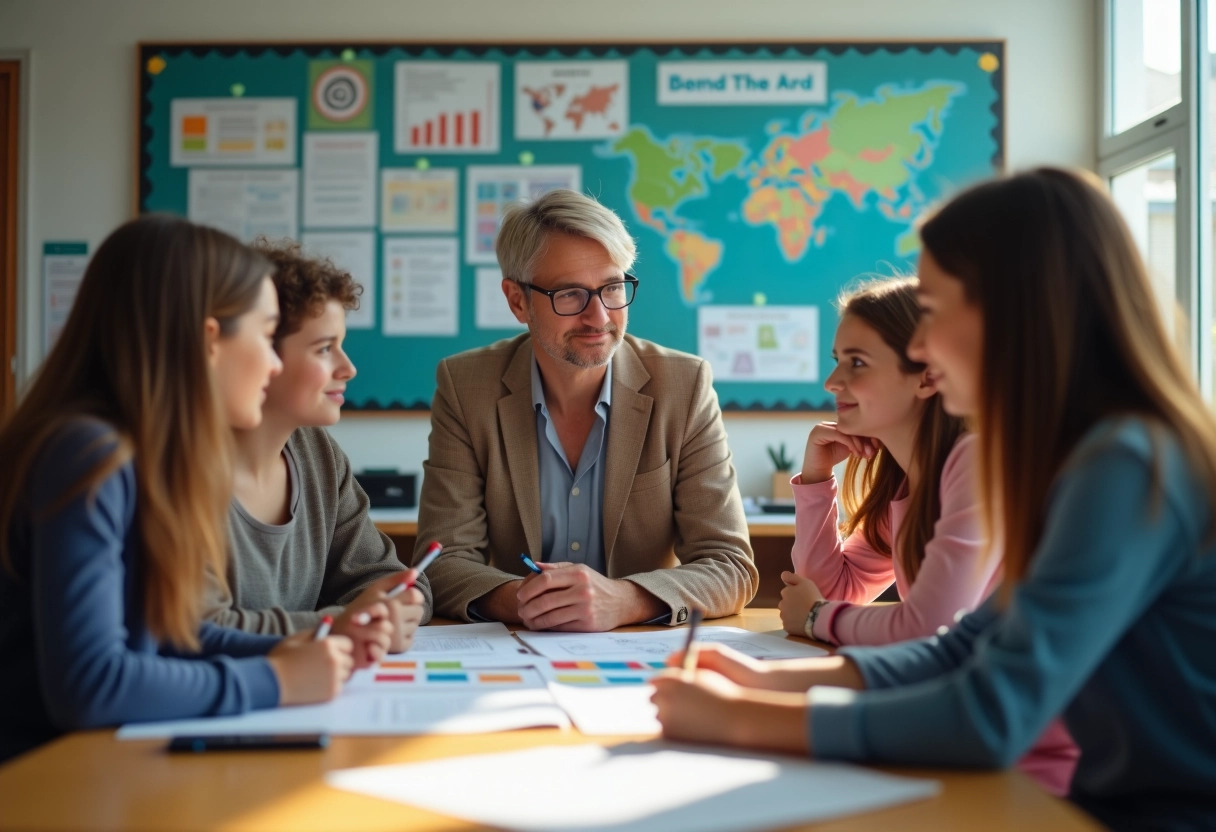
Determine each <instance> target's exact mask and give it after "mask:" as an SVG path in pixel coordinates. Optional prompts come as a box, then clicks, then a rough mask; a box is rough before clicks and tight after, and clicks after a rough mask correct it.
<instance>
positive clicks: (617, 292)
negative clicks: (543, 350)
mask: <svg viewBox="0 0 1216 832" xmlns="http://www.w3.org/2000/svg"><path fill="white" fill-rule="evenodd" d="M519 285H520V286H523V287H524V288H525V289H532V290H535V291H537V292H540V293H541V294H542V295H548V296H549V302H550V303H552V304H553V311H554V312H556V313H557V314H558V315H564V316H570V315H579V314H582V311H583V310H584V309H586V308H587V304H589V303H591V298H592V296H599V299H600V303H602V304H604V308H605V309H624V308H625V307H626V306H628V305H629V304H631V303H633V298H634V296H635V295H637V292H638V279H637V278H636V277H634V276H633V275H631V274H627V275H625V279H624V280H617V281H614V282H612V283H605V284H604V285H603V286H601V287H600V288H598V289H584V288H583V287H581V286H569V287H567V288H565V289H542V288H540V287H539V286H533V285H532V284H531V283H520V284H519Z"/></svg>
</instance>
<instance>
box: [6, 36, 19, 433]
mask: <svg viewBox="0 0 1216 832" xmlns="http://www.w3.org/2000/svg"><path fill="white" fill-rule="evenodd" d="M22 92H23V88H22V61H20V60H18V59H8V58H5V57H2V56H0V416H3V415H4V414H7V413H8V412H9V411H10V410H11V409H12V408H14V407H15V406H16V404H17V374H16V369H17V368H16V357H17V283H18V275H19V272H18V263H19V258H18V256H17V255H18V246H19V237H18V233H17V229H18V222H17V217H18V212H19V211H20V200H19V195H20V191H21V188H20V185H21V170H20V162H19V159H20V149H21V109H22V108H21V101H22Z"/></svg>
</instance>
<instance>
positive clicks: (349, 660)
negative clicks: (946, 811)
mask: <svg viewBox="0 0 1216 832" xmlns="http://www.w3.org/2000/svg"><path fill="white" fill-rule="evenodd" d="M333 626H334V619H333V617H332V616H328V615H327V616H325V617H323V618H322V619H321V622H320V623H319V624H318V625H317V626H316V628H314V629H311V630H300V631H299V632H297V633H295V634H293V635H290V636H288V637H287V638H285V639H283V640H282V641H280V642H279V643H278V644H277V645H275V647H274V649H273V650H271V651H270V653H269V654H268V655H267V656H266V658H267V661H269V662H270V668H271V670H272V671H274V675H275V680H276V681H277V682H278V684H279V704H280V705H308V704H312V703H315V702H325V701H327V700H329V699H333V698H334V697H335V696H337V695H338V692H339V691H340V690H341V689H342V683H343V682H345V681H346V680H347V678H349V677H350V674H351V672H352V671H353V670H354V664H355V662H354V657H353V655H352V650H353V644H352V642H351V640H350V639H349V638H347V637H346V636H342V635H336V634H334V633H333V632H331V630H332V628H333Z"/></svg>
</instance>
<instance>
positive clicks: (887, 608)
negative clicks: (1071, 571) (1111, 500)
mask: <svg viewBox="0 0 1216 832" xmlns="http://www.w3.org/2000/svg"><path fill="white" fill-rule="evenodd" d="M975 455H976V439H975V437H974V436H973V435H971V434H966V435H964V436H963V437H962V438H960V439H959V440H958V442H956V443H955V445H954V448H953V449H952V450H951V451H950V455H949V456H948V457H947V458H946V464H945V466H944V467H943V468H942V476H941V481H940V484H939V488H940V489H941V494H940V497H941V514H940V515H939V517H938V519H937V522H936V523H935V524H934V526H933V536H932V538H930V540H929V542H928V543H926V544H925V557H924V560H922V561H921V564H920V571H919V572H918V573H917V576H916V581H915V582H914V583H909V581H908V575H907V573H906V572H905V571H904V568H903V565H902V563H901V561H900V557H899V549H898V546H897V541H898V540H899V529H900V526H901V525H902V524H903V520H904V516H905V514H906V513H907V510H908V498H906V497H905V498H903V499H899V500H893V501H892V502H891V506H890V508H889V514H888V516H887V520H888V523H887V529H888V534H889V535H890V536H889V538H888V539H889V540H890V542H891V548H892V553H891V555H890V556H888V555H883V554H880V553H879V552H877V551H875V550H874V548H873V547H872V546H870V544H869V543H868V542H866V539H865V536H864V535H863V534H862V533H861V531H860V530H858V531H856V532H854V533H853V534H851V535H849V537H848V538H847V539H845V540H841V538H840V532H839V526H840V521H839V516H838V510H837V507H836V493H837V488H836V479H835V478H834V477H833V478H832V479H829V480H827V481H825V482H816V483H806V484H804V483H803V482H802V475H801V474H798V475H796V476H795V477H794V478H793V480H791V484H792V485H793V488H794V504H795V510H796V512H797V513H796V514H795V517H794V548H793V551H792V552H791V556H792V558H793V561H794V571H795V572H796V573H798V574H799V575H802V576H804V577H807V578H810V579H811V580H812V581H814V582H815V585H816V586H818V587H819V591H820V592H822V593H823V596H824V597H825V598H828V599H830V600H829V602H828V603H827V604H826V605H825V606H824V607H822V608H821V609H820V611H819V615H818V616H817V617H816V619H815V627H814V631H813V633H812V634H813V635H814V636H815V638H817V639H819V640H821V641H826V642H829V643H831V644H842V645H843V644H890V643H892V642H895V641H906V640H908V639H913V638H923V637H925V636H931V635H933V634H934V633H936V632H937V631H938V629H939V628H941V627H950V626H951V625H952V624H954V621H955V616H957V615H958V614H959V613H960V612H969V611H971V610H972V609H974V608H975V607H977V606H979V604H980V602H981V601H983V600H984V598H986V597H988V595H989V594H990V593H991V592H992V591H993V590H994V589H996V586H997V584H999V583H1000V581H1001V558H1000V556H999V553H998V552H992V551H989V550H988V548H987V546H986V545H985V543H984V540H983V529H982V521H981V519H980V505H979V493H978V489H977V483H976V476H975V472H976V459H975ZM892 581H894V582H895V585H896V587H898V589H899V597H900V598H901V599H902V600H901V601H900V602H899V603H898V604H885V605H881V606H869V602H870V601H873V600H874V599H875V598H877V597H878V596H879V595H880V594H881V593H882V591H883V590H884V589H886V588H887V587H889V586H890V585H891V583H892ZM1077 755H1078V751H1077V748H1076V745H1075V744H1074V743H1073V741H1072V738H1071V737H1070V736H1069V735H1068V731H1067V730H1066V729H1065V728H1064V725H1063V723H1061V722H1060V721H1059V720H1055V721H1053V722H1052V723H1051V725H1049V726H1048V728H1047V730H1046V731H1044V732H1043V735H1042V736H1041V737H1040V738H1039V741H1038V742H1037V743H1035V745H1034V747H1033V748H1032V749H1031V750H1030V752H1028V753H1027V754H1026V756H1025V757H1023V758H1022V759H1021V760H1020V761H1019V762H1018V768H1020V769H1021V770H1022V771H1024V772H1026V773H1027V774H1029V775H1030V776H1031V777H1033V778H1035V780H1037V781H1038V782H1039V784H1040V785H1042V786H1043V787H1044V788H1045V789H1047V790H1048V791H1050V792H1051V793H1052V794H1056V795H1064V794H1067V793H1068V785H1069V783H1070V781H1071V780H1072V772H1073V769H1074V768H1075V766H1076V762H1077Z"/></svg>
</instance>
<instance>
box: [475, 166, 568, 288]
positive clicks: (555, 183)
mask: <svg viewBox="0 0 1216 832" xmlns="http://www.w3.org/2000/svg"><path fill="white" fill-rule="evenodd" d="M582 187H583V170H582V168H581V167H579V166H578V165H502V166H478V165H470V166H469V167H468V168H466V169H465V188H466V194H465V225H464V239H465V254H464V258H465V260H466V261H468V262H469V263H477V264H481V265H496V264H497V263H498V257H497V256H496V255H495V254H494V238H495V237H496V236H498V226H499V225H500V224H501V223H502V212H503V210H504V209H505V208H506V207H507V206H508V205H510V204H512V203H514V202H519V201H521V200H522V201H524V202H531V201H532V200H534V199H536V198H537V197H538V196H541V195H542V194H546V193H548V192H549V191H552V190H554V189H556V188H569V189H571V190H574V191H577V190H581V189H582Z"/></svg>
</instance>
